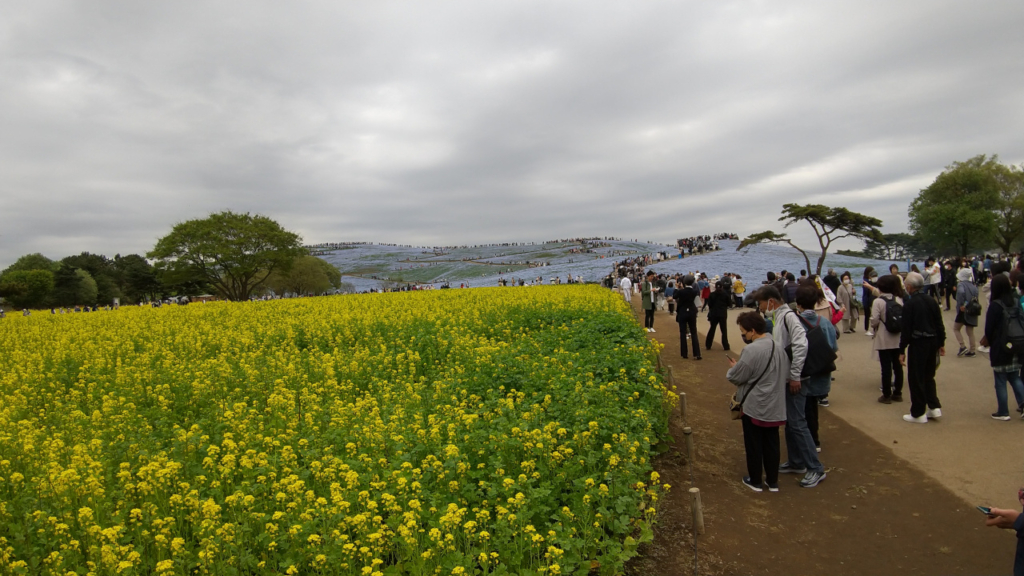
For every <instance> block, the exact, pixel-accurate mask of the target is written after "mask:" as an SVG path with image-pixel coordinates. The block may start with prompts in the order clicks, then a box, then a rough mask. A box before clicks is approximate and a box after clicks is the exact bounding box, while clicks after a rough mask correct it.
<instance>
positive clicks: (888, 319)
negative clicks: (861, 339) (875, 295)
mask: <svg viewBox="0 0 1024 576" xmlns="http://www.w3.org/2000/svg"><path fill="white" fill-rule="evenodd" d="M884 324H885V329H886V330H888V331H889V332H890V333H891V334H899V333H900V332H902V331H903V304H900V303H899V302H897V301H896V297H895V296H893V297H892V298H886V299H885V322H884Z"/></svg>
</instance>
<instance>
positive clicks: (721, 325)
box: [704, 318, 729, 350]
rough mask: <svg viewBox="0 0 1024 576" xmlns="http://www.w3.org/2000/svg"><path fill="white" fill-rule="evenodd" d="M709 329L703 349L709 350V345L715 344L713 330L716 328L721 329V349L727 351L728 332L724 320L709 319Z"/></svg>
mask: <svg viewBox="0 0 1024 576" xmlns="http://www.w3.org/2000/svg"><path fill="white" fill-rule="evenodd" d="M708 321H709V322H711V327H710V328H708V337H707V338H706V339H705V340H704V348H706V349H708V350H710V349H711V345H712V344H714V342H715V330H716V329H718V328H721V329H722V348H724V349H725V350H728V349H729V331H728V330H726V328H725V321H726V318H709V319H708Z"/></svg>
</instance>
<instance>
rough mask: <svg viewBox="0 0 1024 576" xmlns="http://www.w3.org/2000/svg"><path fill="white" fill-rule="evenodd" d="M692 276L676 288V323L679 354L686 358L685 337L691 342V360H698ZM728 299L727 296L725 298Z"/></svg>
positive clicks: (695, 296)
mask: <svg viewBox="0 0 1024 576" xmlns="http://www.w3.org/2000/svg"><path fill="white" fill-rule="evenodd" d="M693 282H694V279H693V274H687V275H686V276H684V277H683V287H682V288H681V289H680V288H676V292H675V295H674V296H673V297H674V298H675V299H676V322H678V323H679V354H680V356H682V357H683V358H687V350H686V337H687V336H689V337H690V340H692V341H693V359H694V360H700V359H701V356H700V343H699V342H698V341H697V303H696V299H697V290H696V288H694V287H693ZM726 297H728V296H726Z"/></svg>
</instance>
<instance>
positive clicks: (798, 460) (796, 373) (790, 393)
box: [753, 286, 825, 488]
mask: <svg viewBox="0 0 1024 576" xmlns="http://www.w3.org/2000/svg"><path fill="white" fill-rule="evenodd" d="M753 297H754V301H755V302H757V307H758V310H760V311H761V313H762V314H764V315H765V319H766V321H767V323H768V324H769V325H770V328H769V331H770V332H771V334H772V339H773V340H774V341H775V343H776V345H778V346H781V347H782V349H783V350H786V349H787V348H789V351H787V353H786V355H787V356H788V357H791V361H790V365H789V384H788V386H787V387H786V454H787V456H788V460H787V461H786V462H783V463H782V464H780V465H779V472H780V473H784V474H804V477H803V479H802V480H801V481H800V485H801V486H803V487H804V488H813V487H814V486H817V485H818V483H819V482H821V481H822V480H824V479H825V467H824V466H822V465H821V462H820V461H819V460H818V453H817V451H816V449H815V446H814V438H813V437H812V436H811V431H810V430H809V429H808V428H807V414H806V409H807V391H806V390H805V389H804V387H803V384H802V382H801V372H803V369H804V361H805V360H806V358H807V333H806V331H805V330H804V327H803V323H801V322H800V319H799V318H797V315H796V312H794V311H793V309H792V308H790V307H789V306H786V305H785V304H783V302H782V296H781V295H780V294H779V291H778V290H776V289H775V287H774V286H762V287H761V288H759V289H758V290H757V291H756V292H754V296H753Z"/></svg>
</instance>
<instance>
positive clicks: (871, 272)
mask: <svg viewBox="0 0 1024 576" xmlns="http://www.w3.org/2000/svg"><path fill="white" fill-rule="evenodd" d="M877 278H878V272H875V269H874V268H873V267H871V266H868V267H867V268H865V269H864V277H863V278H861V285H860V288H861V295H860V301H861V303H863V304H864V309H865V310H870V309H871V304H872V303H874V301H875V286H874V284H873V282H874V281H875V280H876V279H877ZM870 319H871V315H870V314H865V315H864V333H865V334H866V335H867V336H873V334H872V333H871V327H870V326H869V325H868V322H869V320H870Z"/></svg>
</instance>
